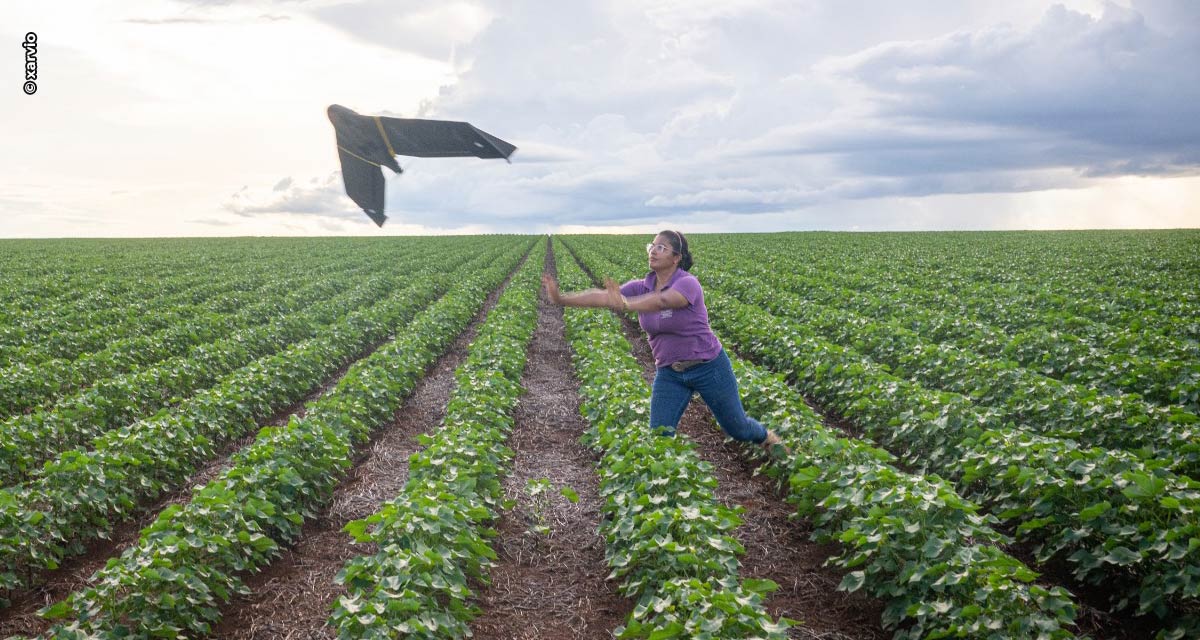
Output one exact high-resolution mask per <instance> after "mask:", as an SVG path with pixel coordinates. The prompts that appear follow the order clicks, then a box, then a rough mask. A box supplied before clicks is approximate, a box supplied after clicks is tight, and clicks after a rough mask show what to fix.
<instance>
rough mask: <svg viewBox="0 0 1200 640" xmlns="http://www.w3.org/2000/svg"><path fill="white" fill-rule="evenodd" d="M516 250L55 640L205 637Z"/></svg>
mask: <svg viewBox="0 0 1200 640" xmlns="http://www.w3.org/2000/svg"><path fill="white" fill-rule="evenodd" d="M510 244H511V241H510ZM520 244H521V245H525V244H526V243H524V242H522V243H520ZM515 248H516V249H518V250H517V251H509V252H506V253H505V254H504V256H503V257H502V259H500V260H497V261H495V262H493V263H492V264H491V265H490V266H479V265H475V264H471V263H470V262H469V261H464V263H463V265H462V266H461V268H460V270H459V271H457V272H455V273H454V274H453V275H454V276H456V277H455V284H454V286H453V287H452V288H451V290H450V292H449V293H448V294H447V295H446V296H444V297H443V298H441V299H440V300H438V301H437V302H436V303H434V304H433V305H431V306H430V307H429V308H428V309H426V310H425V311H424V312H422V313H421V314H420V315H418V316H417V317H416V319H415V320H413V322H412V323H410V324H409V325H408V326H407V327H406V328H404V330H402V331H399V332H398V334H397V335H398V337H397V338H396V340H394V341H392V342H390V343H388V344H387V345H385V346H384V347H382V348H380V349H378V350H376V351H375V352H374V353H372V354H371V355H370V356H368V357H367V358H364V359H362V360H360V361H358V362H356V363H354V364H353V365H352V366H351V367H350V369H349V370H348V371H347V372H346V375H345V376H344V377H343V378H342V379H341V380H340V381H339V382H338V383H337V385H335V386H334V388H333V389H332V390H331V391H329V392H328V393H327V394H325V395H324V396H322V397H320V398H318V399H316V400H314V401H312V402H310V403H308V405H307V412H306V413H305V416H304V417H303V418H296V417H294V416H293V418H292V419H291V420H290V421H289V423H288V424H287V425H286V426H282V427H268V428H264V429H262V430H261V431H260V432H259V434H258V438H257V439H256V440H255V442H254V443H253V444H252V445H250V446H249V447H247V448H246V449H244V450H242V451H240V452H238V453H237V454H236V455H235V456H234V457H233V458H232V460H231V466H230V467H229V468H228V469H227V470H226V471H224V472H222V473H221V474H220V475H219V476H218V477H217V478H215V479H213V480H212V481H211V482H209V483H208V484H206V485H205V486H204V487H202V488H199V489H197V490H196V491H195V492H194V494H193V496H192V500H191V501H190V502H189V503H187V504H186V505H184V506H181V507H171V508H169V509H167V510H165V511H163V513H162V514H160V516H159V517H158V519H157V520H156V521H155V522H154V523H153V524H152V525H150V526H149V527H147V528H146V529H144V530H143V531H142V536H141V538H140V540H139V541H138V543H137V544H136V545H134V546H132V547H130V548H129V549H127V550H126V551H125V552H123V553H122V554H121V556H120V557H119V558H114V559H112V560H110V561H109V563H108V565H107V566H106V567H105V568H104V569H103V570H101V571H99V572H98V573H97V574H96V575H95V576H94V583H93V585H92V586H91V587H88V588H86V589H84V590H81V591H77V592H75V593H73V594H71V596H70V597H68V598H67V599H66V600H64V601H62V602H60V603H58V604H55V605H52V606H51V607H47V608H46V609H44V610H43V615H45V616H46V617H50V618H65V619H66V620H65V621H64V622H62V623H60V624H58V625H56V626H55V627H54V628H53V629H52V630H51V634H52V635H53V636H54V637H56V638H85V637H94V636H95V635H101V636H103V637H128V636H130V635H136V636H138V637H176V636H178V635H180V634H183V633H188V634H205V633H207V632H208V631H209V630H210V625H211V623H212V622H213V621H215V620H216V619H217V618H218V617H219V610H218V606H219V604H220V603H221V602H222V601H227V600H228V599H229V598H230V597H231V595H232V594H234V593H244V592H246V587H245V584H244V582H243V581H242V579H241V578H240V574H243V573H244V572H246V571H253V570H256V569H259V568H261V567H263V566H265V565H266V564H268V563H269V562H270V561H271V560H272V559H274V558H275V557H276V556H277V555H278V554H279V553H280V547H281V545H283V544H288V543H289V542H291V541H293V540H295V539H296V537H297V536H298V535H299V533H300V529H301V525H302V524H303V522H304V519H305V518H307V517H311V516H312V515H313V514H314V513H315V512H316V510H317V509H318V508H319V507H320V506H321V505H322V504H324V503H325V502H327V501H328V498H329V496H330V493H331V492H332V490H333V488H334V486H335V485H336V483H337V482H338V480H339V478H340V477H341V475H342V474H343V473H344V472H345V470H346V468H347V467H348V466H349V465H350V455H351V453H352V451H353V448H354V446H355V445H361V444H363V443H364V442H366V440H367V439H368V437H369V435H370V433H371V431H372V430H374V429H376V428H378V427H380V426H382V425H384V424H386V423H387V422H388V421H389V420H390V419H391V418H392V417H393V416H394V414H395V412H396V410H397V409H398V408H399V407H400V405H401V404H402V402H403V401H404V399H405V398H406V397H407V396H408V394H409V393H410V392H411V390H412V389H413V387H414V386H415V385H416V383H417V381H419V380H420V378H421V377H422V376H423V375H424V372H425V370H426V369H427V368H428V366H429V365H430V364H431V363H432V362H433V361H434V360H435V359H436V358H437V356H438V355H439V354H440V353H442V352H443V351H444V350H445V349H446V348H447V347H448V346H449V345H450V343H451V342H452V341H453V339H454V337H455V336H456V335H457V334H458V333H459V332H461V330H462V329H463V328H464V327H465V326H466V325H467V323H468V322H469V321H470V319H471V317H472V316H474V315H475V314H476V313H477V312H478V310H479V308H480V307H481V306H482V304H483V300H484V298H485V297H486V294H487V291H488V290H490V289H492V288H494V287H496V286H497V285H498V284H499V283H500V282H502V281H503V279H504V277H505V276H506V275H507V273H508V272H509V271H511V269H512V268H513V267H514V266H515V264H516V262H517V261H518V260H519V259H520V257H521V255H522V254H523V253H525V250H526V248H527V247H525V246H521V247H515ZM488 259H490V256H489V257H488ZM477 261H478V260H477ZM476 267H478V268H476Z"/></svg>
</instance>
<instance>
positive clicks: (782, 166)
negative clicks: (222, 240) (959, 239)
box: [0, 0, 1200, 238]
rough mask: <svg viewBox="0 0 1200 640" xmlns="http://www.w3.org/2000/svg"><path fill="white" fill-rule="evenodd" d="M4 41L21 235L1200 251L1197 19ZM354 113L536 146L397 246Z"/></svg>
mask: <svg viewBox="0 0 1200 640" xmlns="http://www.w3.org/2000/svg"><path fill="white" fill-rule="evenodd" d="M29 33H32V34H34V39H35V40H36V44H35V48H33V49H32V51H31V49H30V48H29V47H26V46H24V45H25V44H26V43H27V42H28V39H29V36H28V35H27V34H29ZM0 41H2V42H7V43H9V44H8V45H7V46H5V47H4V48H3V50H4V51H5V52H7V53H2V54H0V84H3V88H2V89H0V140H2V141H3V146H4V148H5V151H6V152H5V153H3V154H0V237H7V238H18V237H168V236H169V237H176V236H261V235H268V236H275V235H286V236H291V235H370V236H374V235H414V234H476V233H575V232H600V233H607V232H613V233H651V234H652V233H654V232H656V231H658V230H660V229H666V228H670V229H679V230H682V231H684V232H692V233H696V232H743V231H784V230H815V229H820V230H846V231H850V230H853V231H876V230H941V229H956V230H957V229H968V230H969V229H1080V228H1179V227H1188V228H1195V227H1200V2H1192V1H1191V0H1174V1H1168V0H1126V1H1121V2H1108V1H1103V0H1067V1H1065V2H1061V3H1051V2H1041V1H1034V0H1007V1H1005V2H994V1H991V0H978V1H964V0H906V1H905V2H902V3H898V2H886V1H882V0H880V1H875V2H868V1H865V0H843V1H833V0H830V1H815V0H807V1H806V0H789V1H782V0H580V1H576V2H554V1H551V0H538V1H532V0H506V1H493V0H446V1H442V2H412V1H404V0H239V1H237V2H233V1H230V0H224V1H223V0H119V1H118V0H84V1H79V2H71V3H48V2H32V1H27V0H0ZM29 53H32V56H30V55H29ZM31 62H32V63H33V64H34V65H35V66H36V72H35V75H36V78H34V79H33V82H34V83H35V84H36V91H35V92H34V93H32V94H27V90H28V86H27V84H26V82H27V81H29V76H28V74H27V71H28V67H27V65H28V64H29V63H31ZM333 103H337V104H342V105H345V106H347V107H350V108H351V109H354V110H355V111H358V112H359V113H362V114H369V115H384V116H394V117H405V118H436V119H447V120H464V121H468V122H470V123H472V124H473V125H475V126H476V127H478V128H480V129H482V130H484V131H487V132H489V133H491V134H492V135H495V136H497V137H499V138H502V139H504V140H507V141H508V142H511V143H512V144H515V145H516V146H517V147H518V150H517V152H516V153H515V154H514V155H513V156H512V158H511V164H509V163H505V162H503V161H499V160H479V159H475V158H440V159H431V158H408V157H400V158H399V162H400V164H401V166H402V167H403V168H404V173H403V174H402V175H395V174H392V173H391V172H390V171H388V170H384V174H385V176H386V179H387V187H386V201H387V214H388V216H389V220H388V222H387V223H386V224H385V226H384V227H383V228H377V227H376V226H375V225H374V223H372V222H371V221H370V220H369V219H368V218H367V216H366V215H364V214H363V213H362V211H361V210H360V209H358V207H357V206H356V205H355V204H354V203H353V202H352V201H351V200H350V199H349V198H348V197H347V196H346V194H345V191H344V188H343V185H342V178H341V173H340V171H339V166H338V157H337V151H336V147H335V144H334V137H333V129H332V126H331V124H330V122H329V120H328V118H327V117H326V114H325V109H326V107H327V106H328V105H330V104H333Z"/></svg>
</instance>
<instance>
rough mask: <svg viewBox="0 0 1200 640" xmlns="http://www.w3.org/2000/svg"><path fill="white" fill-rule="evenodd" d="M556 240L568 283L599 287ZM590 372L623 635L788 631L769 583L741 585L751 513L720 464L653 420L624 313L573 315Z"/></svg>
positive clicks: (604, 527)
mask: <svg viewBox="0 0 1200 640" xmlns="http://www.w3.org/2000/svg"><path fill="white" fill-rule="evenodd" d="M561 247H562V245H561V244H559V243H558V242H557V241H556V251H555V253H556V255H557V256H559V257H558V259H557V260H556V264H557V266H558V275H559V278H560V281H561V282H562V284H563V286H564V287H565V288H567V289H582V288H586V287H587V286H589V283H588V280H587V277H586V276H585V275H584V273H583V271H582V270H581V269H580V268H579V267H578V266H577V265H576V264H574V261H573V259H572V258H570V254H569V253H567V252H566V251H564V250H561ZM564 316H565V321H566V331H567V339H568V341H569V342H570V343H571V346H572V347H573V351H574V358H573V360H574V363H575V370H576V375H577V377H578V378H579V379H580V389H579V394H580V397H581V399H582V403H581V405H580V411H581V412H582V414H583V416H584V417H585V418H586V419H587V420H588V422H589V423H590V424H591V427H590V428H589V430H588V432H587V434H586V435H585V438H586V441H587V442H588V443H589V444H590V445H591V446H592V447H594V448H596V449H598V450H599V451H601V452H602V454H603V455H602V458H601V462H600V469H599V475H600V495H601V497H602V498H604V506H603V508H602V511H603V515H604V519H603V522H602V523H601V532H602V533H603V534H604V537H605V542H606V545H607V548H606V551H605V559H606V561H607V562H608V565H609V566H610V567H611V568H612V574H611V577H613V578H619V579H620V580H621V583H620V587H619V590H620V592H621V593H622V594H623V595H625V596H627V597H631V598H636V599H637V604H636V606H635V607H634V609H633V611H632V613H631V614H630V616H629V618H628V620H627V621H626V624H625V625H624V626H623V627H622V628H620V629H618V630H617V631H616V635H617V637H619V638H675V637H686V638H701V639H703V638H784V637H786V633H787V629H788V627H789V626H790V625H791V624H792V623H794V621H791V620H788V619H786V618H782V619H780V620H779V621H778V622H773V621H772V620H771V618H770V617H769V616H768V615H767V613H766V611H765V609H764V607H763V596H764V594H767V593H770V592H771V591H773V590H774V589H775V588H777V585H776V584H775V583H773V582H771V581H769V580H741V581H739V579H738V575H737V568H738V556H739V555H741V554H742V553H743V552H744V550H743V548H742V546H741V544H739V543H738V541H737V540H736V539H734V538H733V537H732V536H731V535H730V534H731V532H732V531H733V530H734V529H735V528H736V527H737V526H738V525H739V524H740V523H741V519H740V517H739V513H740V511H741V510H740V508H735V509H730V508H728V507H725V506H723V505H721V504H720V503H719V502H717V500H716V499H715V497H714V495H713V489H714V488H715V486H716V480H715V479H714V478H713V475H712V467H711V465H709V464H707V463H705V462H703V461H701V460H700V459H699V458H698V456H697V455H696V452H695V450H694V448H693V447H692V446H691V444H690V443H689V442H688V440H687V438H686V437H685V436H681V435H680V436H676V437H662V436H659V435H658V434H657V433H656V432H654V431H652V430H651V429H650V428H649V425H648V424H647V422H648V421H647V413H648V409H649V394H648V391H647V386H646V383H645V381H644V380H643V379H642V376H641V373H640V367H639V365H638V363H637V361H636V360H635V359H634V358H633V356H632V355H631V354H630V346H629V343H628V342H627V341H626V340H625V338H624V337H623V336H622V335H621V330H620V324H619V322H618V321H617V319H616V318H615V317H614V316H613V315H612V314H610V313H608V312H605V311H597V310H588V309H576V308H567V309H565V310H564Z"/></svg>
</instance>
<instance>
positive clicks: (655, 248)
mask: <svg viewBox="0 0 1200 640" xmlns="http://www.w3.org/2000/svg"><path fill="white" fill-rule="evenodd" d="M666 251H670V252H671V253H675V250H674V249H672V248H671V247H668V246H667V245H665V244H654V243H653V242H651V243H650V244H647V245H646V253H663V252H666Z"/></svg>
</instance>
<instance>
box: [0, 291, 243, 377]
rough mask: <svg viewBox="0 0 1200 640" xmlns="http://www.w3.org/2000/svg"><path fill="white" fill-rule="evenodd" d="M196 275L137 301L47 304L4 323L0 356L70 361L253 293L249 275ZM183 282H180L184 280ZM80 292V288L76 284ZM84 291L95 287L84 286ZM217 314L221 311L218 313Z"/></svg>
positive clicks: (92, 297) (100, 296)
mask: <svg viewBox="0 0 1200 640" xmlns="http://www.w3.org/2000/svg"><path fill="white" fill-rule="evenodd" d="M212 275H213V274H212V272H211V271H210V272H209V277H208V278H203V277H200V276H196V275H189V276H179V278H180V279H181V280H183V281H184V282H187V283H189V284H190V285H191V286H182V287H179V288H172V287H168V288H166V290H163V291H155V292H149V293H147V294H146V295H145V296H144V297H142V298H131V299H125V300H118V299H115V298H114V297H111V296H108V295H105V294H104V293H103V292H100V291H92V292H90V293H88V294H87V295H86V296H84V297H83V298H81V299H80V300H78V301H77V304H75V305H72V306H67V307H64V308H55V307H53V306H51V305H52V303H50V302H46V303H45V304H44V305H43V306H40V307H38V308H36V309H35V310H33V311H30V312H29V313H28V314H25V315H23V316H19V317H11V318H9V319H8V320H7V321H6V322H5V323H4V325H3V327H4V330H3V333H2V335H0V340H3V343H2V346H0V354H2V355H3V356H5V360H4V362H5V364H6V365H12V364H19V363H31V364H36V363H38V362H41V361H44V360H47V359H52V358H63V359H74V358H76V357H78V356H79V355H80V354H84V353H91V352H95V351H100V350H102V349H103V348H104V347H105V345H107V344H108V343H109V342H110V341H112V340H114V339H123V338H128V337H132V336H136V335H138V334H146V333H151V332H154V331H158V330H161V329H163V328H165V327H168V326H170V325H172V324H175V323H176V322H178V321H180V320H182V319H184V318H186V317H187V314H188V313H189V312H194V311H195V309H196V308H197V305H202V304H204V303H206V302H209V301H213V302H215V304H217V305H223V304H225V303H226V299H225V298H223V297H222V296H223V295H224V294H226V293H228V292H236V293H238V294H250V293H252V292H253V291H254V289H255V288H257V286H258V285H256V284H255V282H256V281H257V280H258V278H257V277H256V276H255V275H254V274H253V272H252V273H251V274H249V275H247V274H242V275H235V274H229V275H227V276H226V277H224V278H213V277H212ZM185 278H186V280H184V279H185ZM79 286H81V287H83V286H85V285H84V284H83V283H80V285H79ZM86 286H87V287H89V288H90V287H95V286H97V284H96V283H95V282H88V283H87V284H86ZM176 308H179V311H178V312H173V311H167V312H165V313H147V311H151V312H152V311H153V310H154V309H168V310H171V309H176ZM218 308H221V307H218Z"/></svg>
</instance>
